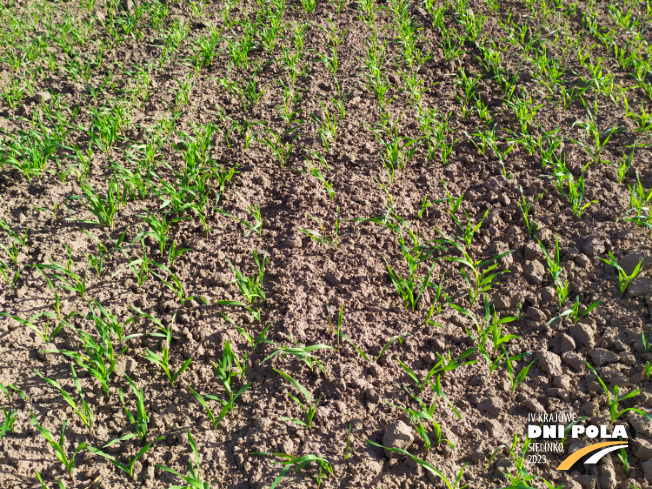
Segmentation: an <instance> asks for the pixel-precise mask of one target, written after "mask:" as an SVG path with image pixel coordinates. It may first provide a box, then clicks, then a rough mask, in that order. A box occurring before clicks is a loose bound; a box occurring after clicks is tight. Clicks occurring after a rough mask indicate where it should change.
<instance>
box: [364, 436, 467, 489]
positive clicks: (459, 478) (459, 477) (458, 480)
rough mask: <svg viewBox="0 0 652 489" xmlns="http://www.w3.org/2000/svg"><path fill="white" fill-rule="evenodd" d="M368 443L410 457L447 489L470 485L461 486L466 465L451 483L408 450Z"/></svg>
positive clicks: (462, 487) (462, 488)
mask: <svg viewBox="0 0 652 489" xmlns="http://www.w3.org/2000/svg"><path fill="white" fill-rule="evenodd" d="M367 443H369V444H370V445H373V446H375V447H378V448H383V449H385V450H388V451H390V452H394V453H399V454H401V455H405V456H407V457H410V458H411V459H412V460H414V461H415V462H416V463H417V464H419V465H421V466H422V467H423V468H424V469H426V470H428V471H429V472H432V473H433V474H434V475H436V476H437V477H439V478H440V479H441V480H442V481H443V482H444V484H446V487H447V488H448V489H464V488H465V487H468V484H465V485H463V486H461V485H460V483H461V481H462V476H463V475H464V469H465V468H466V466H467V464H464V465H463V466H462V468H461V469H460V471H459V472H458V473H457V476H456V477H455V480H454V481H452V482H451V481H449V480H448V478H447V477H446V476H445V475H444V474H443V473H442V472H440V471H439V470H437V469H436V468H435V467H433V466H432V465H430V464H429V463H428V462H426V461H425V460H421V459H420V458H419V457H416V456H414V455H412V454H411V453H409V452H408V451H407V450H403V449H402V448H393V447H384V446H383V445H380V444H378V443H374V442H373V441H371V440H367Z"/></svg>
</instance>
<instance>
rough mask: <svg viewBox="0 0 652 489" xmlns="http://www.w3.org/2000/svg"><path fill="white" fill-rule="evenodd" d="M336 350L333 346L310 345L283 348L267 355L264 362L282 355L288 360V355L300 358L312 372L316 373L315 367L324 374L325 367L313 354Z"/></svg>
mask: <svg viewBox="0 0 652 489" xmlns="http://www.w3.org/2000/svg"><path fill="white" fill-rule="evenodd" d="M324 349H328V350H335V348H333V347H332V346H329V345H310V346H281V347H280V348H277V349H276V350H274V351H273V352H272V353H271V354H269V355H267V357H265V359H264V360H263V363H264V362H266V361H267V360H270V359H272V358H274V357H275V356H276V355H280V356H281V358H283V359H284V358H286V357H287V356H288V355H292V356H293V357H296V358H298V359H299V360H301V361H302V362H303V363H305V364H306V365H308V367H309V368H310V371H311V372H312V373H315V367H317V368H319V370H321V372H322V373H324V365H323V364H322V363H321V362H320V361H319V359H317V357H315V356H314V355H313V354H312V353H311V352H313V351H317V350H324Z"/></svg>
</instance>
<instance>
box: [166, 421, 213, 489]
mask: <svg viewBox="0 0 652 489" xmlns="http://www.w3.org/2000/svg"><path fill="white" fill-rule="evenodd" d="M188 443H190V447H191V448H192V453H193V455H194V457H195V463H194V466H193V463H192V462H188V471H189V472H190V475H181V474H180V473H179V472H177V471H176V470H172V469H170V468H168V467H166V466H164V465H159V464H156V466H157V467H158V468H159V469H161V470H165V471H166V472H170V473H172V474H174V475H176V476H178V477H181V478H182V479H183V480H184V482H185V483H186V484H187V485H186V486H185V487H188V488H192V489H210V486H209V485H208V482H202V481H201V467H200V460H199V452H198V451H197V445H196V444H195V439H194V438H193V437H192V434H191V433H190V430H188ZM173 487H179V488H180V487H181V486H173Z"/></svg>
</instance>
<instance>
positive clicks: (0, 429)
mask: <svg viewBox="0 0 652 489" xmlns="http://www.w3.org/2000/svg"><path fill="white" fill-rule="evenodd" d="M2 412H3V414H4V416H5V418H4V420H3V421H2V424H1V425H0V440H2V439H3V438H4V436H5V435H6V434H7V433H13V432H14V423H15V422H16V411H14V410H13V409H9V410H8V411H7V409H6V408H4V407H3V408H2Z"/></svg>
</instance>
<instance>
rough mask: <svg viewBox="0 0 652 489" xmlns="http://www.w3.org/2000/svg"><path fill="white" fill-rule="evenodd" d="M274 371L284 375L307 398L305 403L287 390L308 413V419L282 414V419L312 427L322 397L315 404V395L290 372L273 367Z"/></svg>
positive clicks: (305, 412) (289, 395)
mask: <svg viewBox="0 0 652 489" xmlns="http://www.w3.org/2000/svg"><path fill="white" fill-rule="evenodd" d="M273 370H274V372H276V373H277V374H279V375H280V376H281V377H283V378H284V379H285V380H287V381H288V382H289V383H290V384H292V386H293V387H294V388H295V389H296V390H297V391H299V392H300V393H301V394H302V395H303V397H304V398H305V399H306V402H305V404H304V403H303V402H301V401H300V400H299V399H298V398H297V397H296V396H294V395H293V394H291V393H290V392H288V391H287V390H285V393H286V394H287V395H288V397H290V399H292V400H293V401H294V402H296V403H297V404H298V405H299V407H300V408H301V410H302V411H303V412H304V414H305V415H306V421H305V422H304V421H301V420H300V419H296V418H289V417H287V416H282V417H281V419H282V420H283V421H291V422H292V423H296V424H298V425H300V426H304V427H306V428H308V429H312V424H313V418H314V417H315V413H316V412H317V405H318V404H319V401H321V397H319V399H317V401H315V402H314V404H313V397H312V394H311V393H310V392H308V391H307V390H306V388H305V387H303V386H302V385H301V384H299V382H298V381H296V380H295V379H293V378H292V377H291V376H290V375H289V374H286V373H285V372H281V371H280V370H276V369H273Z"/></svg>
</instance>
